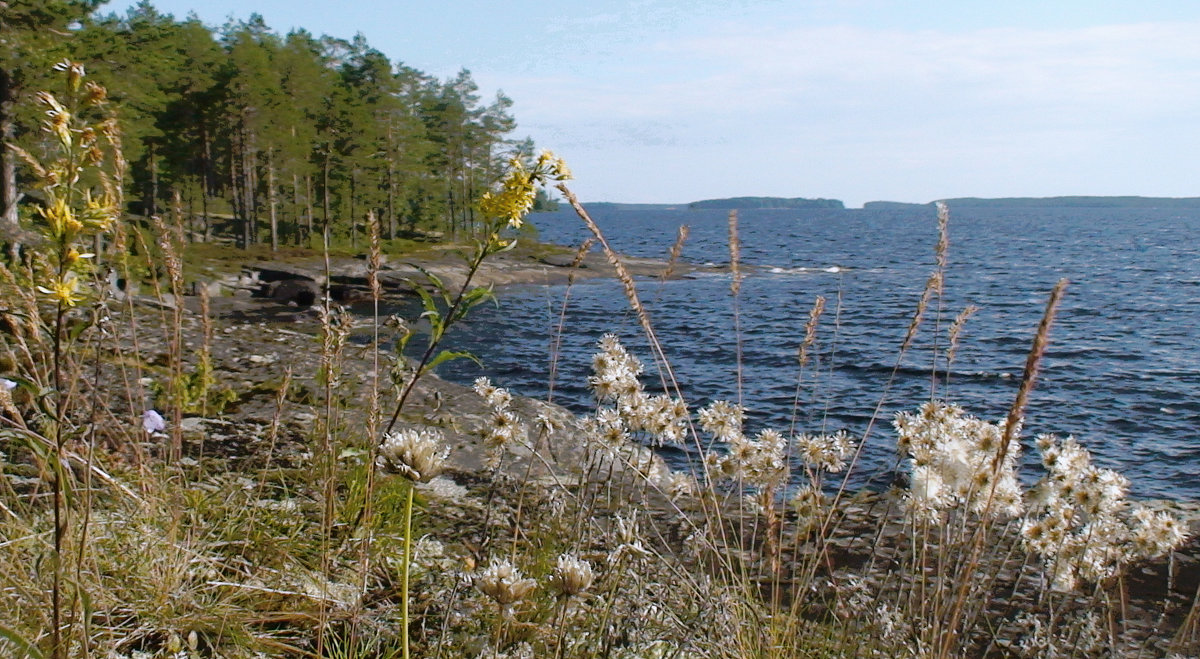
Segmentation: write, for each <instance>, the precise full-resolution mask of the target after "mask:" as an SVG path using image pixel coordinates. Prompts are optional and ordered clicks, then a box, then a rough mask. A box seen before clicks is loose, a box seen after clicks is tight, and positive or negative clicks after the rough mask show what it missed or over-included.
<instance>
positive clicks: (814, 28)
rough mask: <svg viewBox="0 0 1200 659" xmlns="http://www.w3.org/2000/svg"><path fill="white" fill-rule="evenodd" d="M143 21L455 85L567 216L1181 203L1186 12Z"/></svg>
mask: <svg viewBox="0 0 1200 659" xmlns="http://www.w3.org/2000/svg"><path fill="white" fill-rule="evenodd" d="M132 4H134V1H133V0H117V1H110V2H109V3H108V4H107V5H105V6H104V8H103V11H116V12H119V13H123V12H124V11H125V10H126V9H127V8H128V7H129V6H131V5H132ZM153 4H154V6H155V7H156V8H158V9H159V10H160V11H162V12H165V13H171V14H174V15H175V16H176V18H183V17H185V16H186V15H187V14H188V13H189V12H190V11H193V10H194V11H195V12H196V14H197V15H198V16H199V17H200V18H201V20H203V21H204V22H205V23H208V24H210V25H218V26H219V25H221V24H223V23H225V21H226V20H227V19H228V18H229V17H234V18H237V19H244V18H247V17H248V16H249V15H250V13H251V12H257V13H260V14H262V15H263V17H264V18H265V20H266V22H267V24H268V25H269V26H271V27H272V28H273V29H275V30H276V31H278V32H281V33H286V32H287V31H288V30H290V29H291V28H294V27H303V28H306V29H308V30H309V31H311V32H313V33H315V34H329V35H332V36H338V37H344V38H349V37H352V36H354V34H356V33H358V32H362V33H363V34H364V35H365V36H366V37H367V39H368V41H369V42H370V43H371V45H372V46H374V47H375V48H377V49H379V50H381V51H382V52H384V53H385V54H387V55H388V56H389V57H390V58H391V59H392V60H393V61H402V62H404V63H405V64H407V65H409V66H413V67H415V68H417V69H420V70H422V71H424V72H426V73H428V74H431V75H436V76H438V77H442V78H445V77H449V76H452V75H454V74H455V73H456V72H457V71H458V70H459V69H460V68H464V67H465V68H467V69H470V70H471V72H472V74H473V76H474V77H475V80H476V82H478V83H479V86H480V89H481V91H482V92H483V93H484V94H485V95H486V96H485V98H486V97H490V96H491V95H492V94H494V93H495V92H496V91H497V90H503V91H504V93H506V94H507V95H509V96H510V97H512V98H513V100H514V101H515V104H514V106H513V113H514V114H515V116H516V118H517V120H518V122H519V126H518V129H517V136H519V137H524V136H527V135H528V136H530V137H533V138H534V140H535V141H536V142H537V143H538V145H539V146H541V147H544V148H549V149H552V150H554V151H556V152H557V153H558V154H559V155H562V156H563V157H565V158H566V159H567V161H568V163H569V164H570V165H571V167H572V169H573V170H574V171H575V175H576V178H577V180H576V181H574V182H573V184H572V187H573V188H574V189H575V190H576V191H577V192H578V194H579V195H580V197H582V198H583V199H585V200H593V201H599V200H605V201H627V202H634V201H641V202H664V203H673V202H685V201H692V200H696V199H705V198H714V197H727V196H741V195H771V196H786V197H797V196H800V197H828V198H837V199H842V200H844V201H845V202H846V203H847V205H849V206H857V205H860V204H862V203H863V202H864V201H870V200H876V199H889V200H896V201H914V202H926V201H931V200H934V199H939V198H948V197H962V196H982V197H999V196H1051V195H1073V194H1097V195H1124V194H1133V195H1146V196H1175V197H1181V196H1200V130H1197V128H1198V127H1197V122H1198V121H1200V38H1197V35H1198V34H1200V2H1194V1H1192V0H1178V1H1172V0H1161V1H1156V2H1144V1H1143V0H1130V1H1121V2H1117V1H1113V0H1108V1H1105V0H1090V1H1085V0H1036V1H1030V0H1008V1H1005V2H995V1H976V0H943V1H940V2H934V1H932V0H927V1H922V0H911V1H907V2H900V1H884V0H840V1H835V0H791V1H784V0H779V1H772V0H759V1H750V0H724V1H716V0H679V1H677V0H670V1H668V0H591V1H588V2H579V1H574V0H561V1H560V2H555V3H545V2H540V1H539V2H533V1H529V0H510V1H508V2H464V1H454V0H447V1H444V2H428V1H425V0H421V1H415V0H414V1H388V0H379V1H377V2H371V3H367V2H336V3H330V2H315V1H311V0H236V1H235V0H204V1H203V2H201V1H200V0H157V1H155V2H153Z"/></svg>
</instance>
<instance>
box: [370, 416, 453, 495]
mask: <svg viewBox="0 0 1200 659" xmlns="http://www.w3.org/2000/svg"><path fill="white" fill-rule="evenodd" d="M442 441H443V439H442V434H441V433H440V432H438V431H437V430H432V429H428V428H422V429H420V430H416V429H404V430H400V431H397V432H393V433H389V434H388V435H387V436H386V437H384V440H383V444H382V445H380V447H379V461H380V463H381V464H382V465H383V466H386V467H389V468H391V469H394V470H396V471H398V472H400V474H402V475H403V476H404V477H405V478H408V479H409V480H412V481H415V482H418V483H428V482H429V481H431V480H433V478H434V477H436V476H437V475H438V474H440V473H442V470H443V469H445V466H446V457H447V456H448V455H449V454H450V449H449V448H442Z"/></svg>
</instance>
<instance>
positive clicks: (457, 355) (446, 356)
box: [425, 350, 483, 373]
mask: <svg viewBox="0 0 1200 659" xmlns="http://www.w3.org/2000/svg"><path fill="white" fill-rule="evenodd" d="M454 359H470V360H471V361H473V362H475V363H476V364H478V365H480V366H483V362H481V361H479V358H478V357H476V356H475V355H473V354H471V353H469V352H464V351H461V350H443V351H441V352H439V353H438V354H437V356H436V357H434V358H433V359H431V360H429V363H428V364H426V365H425V372H426V373H428V372H430V371H432V370H433V369H434V368H435V367H437V365H438V364H442V363H444V362H448V361H451V360H454Z"/></svg>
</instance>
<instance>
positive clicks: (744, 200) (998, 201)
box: [584, 195, 1200, 211]
mask: <svg viewBox="0 0 1200 659" xmlns="http://www.w3.org/2000/svg"><path fill="white" fill-rule="evenodd" d="M942 201H945V202H946V203H947V204H949V205H950V206H951V207H955V208H1046V207H1058V208H1179V209H1200V197H1139V196H1088V195H1078V196H1059V197H955V198H950V199H943V200H942ZM934 203H935V202H933V201H930V202H927V203H913V202H904V201H868V202H866V203H864V204H863V206H862V209H863V210H899V209H905V208H913V209H915V208H929V207H932V206H933V205H934ZM584 206H586V207H587V208H591V209H596V210H600V209H603V210H614V211H688V210H814V209H844V208H846V207H845V205H844V204H843V202H842V201H841V200H839V199H805V198H801V197H730V198H726V199H705V200H702V201H692V202H684V203H679V204H642V203H621V202H609V201H594V202H588V203H585V204H584ZM847 210H855V209H853V208H850V209H847Z"/></svg>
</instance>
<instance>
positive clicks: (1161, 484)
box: [443, 208, 1200, 499]
mask: <svg viewBox="0 0 1200 659" xmlns="http://www.w3.org/2000/svg"><path fill="white" fill-rule="evenodd" d="M594 217H595V219H596V220H597V222H598V223H599V224H600V225H601V227H602V228H603V229H604V231H605V232H606V234H607V236H608V238H609V239H610V241H611V243H612V244H613V246H614V247H615V248H616V249H618V250H619V251H622V252H625V253H628V254H632V255H638V256H650V257H665V255H666V253H667V251H668V250H669V248H670V245H671V243H672V242H673V241H674V236H675V231H676V227H677V226H678V225H680V224H685V223H686V224H688V225H690V226H691V229H692V234H691V238H690V240H689V241H688V243H687V244H686V246H685V248H684V253H683V255H684V256H683V258H684V260H687V261H691V262H694V263H717V264H724V263H727V262H728V258H729V257H728V246H727V236H728V228H727V213H726V212H724V211H647V212H640V211H637V212H635V211H615V210H606V209H601V210H598V211H596V212H595V213H594ZM531 219H532V221H533V222H534V223H535V225H536V226H537V227H538V228H539V230H540V235H541V239H543V240H546V241H550V242H557V243H562V244H575V243H578V242H579V241H580V240H582V238H583V237H584V236H585V233H584V231H585V230H584V229H583V227H582V225H581V223H580V222H579V220H578V219H577V218H575V217H574V215H572V214H570V213H567V212H562V211H560V212H556V213H548V214H540V215H534V216H532V218H531ZM936 224H937V223H936V217H935V215H934V213H933V211H932V210H924V209H911V210H907V209H906V210H888V211H882V210H881V211H866V210H814V211H795V210H792V211H742V212H741V222H740V225H741V239H742V243H743V249H742V260H743V262H744V263H748V264H754V265H755V266H758V267H757V269H756V270H755V271H754V272H752V273H751V274H749V275H748V276H747V277H746V279H745V281H744V284H743V287H742V292H741V297H740V308H741V336H742V346H743V348H742V349H743V360H744V368H743V383H744V384H743V397H744V401H745V404H746V406H747V407H748V408H749V419H750V421H749V423H748V425H749V427H750V429H751V430H755V429H758V428H762V427H767V426H769V427H775V428H779V429H781V430H786V429H787V428H788V427H789V426H790V424H791V420H792V417H793V409H798V414H797V430H800V431H809V432H812V431H819V430H827V431H833V430H839V429H845V430H847V431H849V432H850V433H852V434H856V435H861V434H862V433H863V431H864V430H865V429H866V427H867V424H868V422H869V420H870V418H871V415H872V412H873V410H874V409H875V407H876V405H878V404H879V403H880V397H881V395H882V393H883V391H884V385H885V383H886V382H887V381H888V378H889V376H890V374H891V372H892V369H893V367H894V366H895V364H896V359H897V355H898V351H899V346H900V343H901V341H902V340H903V337H904V334H905V331H906V329H907V327H908V323H909V320H910V319H911V317H912V315H913V312H914V310H915V308H916V304H917V301H918V299H919V297H920V295H921V290H922V288H923V287H924V284H925V281H926V279H927V277H928V275H929V273H930V272H931V271H932V270H933V268H934V254H933V252H934V245H935V243H936V241H937V228H936ZM835 266H836V269H837V271H836V272H834V271H832V270H833V269H834V267H835ZM1063 277H1065V278H1067V279H1069V280H1070V281H1071V284H1070V286H1069V288H1068V289H1067V293H1066V296H1065V298H1064V299H1063V302H1062V305H1061V308H1060V311H1059V314H1058V317H1057V320H1056V321H1055V324H1054V327H1053V330H1052V332H1051V343H1050V348H1049V351H1048V353H1047V356H1046V359H1045V361H1044V362H1043V364H1042V370H1041V374H1040V378H1039V380H1038V383H1037V388H1036V389H1035V391H1034V394H1033V397H1032V401H1031V403H1030V406H1029V410H1028V414H1027V417H1026V425H1025V431H1024V435H1023V437H1024V438H1025V440H1026V441H1025V443H1026V446H1027V447H1028V448H1029V450H1028V451H1027V460H1026V461H1027V462H1028V463H1030V464H1033V463H1034V462H1035V461H1036V454H1035V452H1034V451H1033V450H1032V438H1033V436H1034V435H1036V434H1040V433H1056V434H1060V435H1067V434H1071V435H1074V436H1075V437H1076V438H1077V439H1079V441H1080V442H1081V443H1083V444H1084V445H1085V446H1087V447H1088V448H1089V449H1090V450H1091V451H1092V452H1093V455H1094V456H1095V459H1096V462H1097V463H1099V464H1101V465H1102V466H1106V467H1113V468H1116V469H1119V470H1121V471H1122V472H1123V473H1124V474H1125V475H1126V476H1128V477H1129V478H1130V479H1131V480H1132V481H1133V485H1132V491H1133V494H1135V495H1137V496H1141V497H1174V498H1187V499H1193V498H1196V496H1197V494H1198V493H1200V441H1198V440H1197V431H1198V429H1200V352H1198V350H1197V347H1198V346H1200V213H1197V212H1193V211H1183V212H1181V211H1178V210H1170V211H1167V210H1164V211H1155V210H1144V209H1141V210H1127V209H1115V210H1114V209H1076V208H1032V209H1020V210H1004V211H1001V210H975V209H971V210H965V209H964V210H963V211H961V212H959V211H957V210H955V209H954V208H951V222H950V252H949V265H948V269H947V273H946V297H945V300H944V303H943V306H942V308H941V314H940V316H941V328H942V335H941V338H939V339H937V340H938V341H940V345H942V346H943V347H944V344H945V337H944V332H945V329H946V327H947V326H948V325H949V324H950V322H951V321H952V320H953V319H954V317H955V316H956V315H957V314H958V313H959V311H961V310H962V308H963V307H965V306H966V305H967V304H975V305H978V306H979V307H980V308H981V309H980V311H979V312H978V313H976V314H975V316H974V317H972V318H971V319H970V320H969V321H968V323H967V325H966V327H965V329H964V332H963V335H962V339H961V343H960V347H959V350H958V354H957V357H956V359H955V362H954V364H953V368H952V372H951V374H950V378H949V383H948V384H947V383H946V382H944V381H940V382H939V383H938V386H937V395H938V397H940V398H945V399H948V400H951V401H953V402H956V403H958V404H960V405H962V406H963V407H965V408H966V409H967V410H968V411H969V412H970V413H972V414H975V415H976V416H980V417H982V418H985V419H989V420H1000V419H1002V418H1003V417H1004V415H1005V413H1006V411H1007V409H1008V407H1009V405H1010V403H1011V401H1012V399H1013V397H1014V395H1015V392H1016V389H1017V386H1018V383H1019V381H1020V376H1021V371H1022V368H1023V366H1024V362H1025V356H1026V354H1027V352H1028V350H1029V347H1030V344H1031V342H1032V338H1033V335H1034V332H1035V330H1036V328H1037V325H1038V322H1039V320H1040V318H1041V315H1042V312H1043V310H1044V308H1045V303H1046V298H1047V295H1048V293H1049V291H1050V289H1051V288H1052V287H1053V286H1054V283H1055V282H1056V281H1057V280H1058V279H1059V278H1063ZM565 292H566V287H565V286H520V287H512V288H508V289H505V290H502V291H501V292H500V295H499V297H500V304H499V306H498V307H491V306H485V307H481V308H479V309H477V310H476V312H475V313H474V314H473V315H472V316H471V317H470V318H469V319H468V321H466V323H465V324H464V325H463V326H461V327H460V329H459V330H458V331H457V332H455V333H454V334H453V337H452V340H453V341H454V343H455V345H456V346H459V347H463V348H467V349H469V350H472V351H473V352H475V353H476V354H477V355H479V356H480V357H481V358H482V360H483V362H484V366H483V368H482V369H481V368H479V367H476V366H475V365H473V364H469V363H467V362H459V363H457V364H454V365H451V367H450V368H446V369H444V371H443V372H444V374H445V375H446V376H447V377H450V378H451V379H454V380H458V381H462V382H469V381H470V380H471V379H473V378H474V377H476V376H478V375H488V376H490V377H492V378H493V379H494V380H495V381H496V382H497V383H498V384H501V385H504V386H509V387H511V388H512V389H513V390H514V391H515V392H518V393H521V394H525V395H529V396H538V397H544V396H545V395H546V389H547V387H546V384H547V381H548V369H549V346H550V343H551V337H552V335H553V333H554V328H555V327H556V326H557V322H558V312H559V308H560V306H561V304H562V301H563V298H564V294H565ZM640 292H641V296H642V299H643V301H644V302H645V303H646V305H647V307H648V308H649V310H650V314H651V317H652V321H653V323H654V326H655V328H656V330H657V332H658V335H659V338H660V340H661V341H662V343H663V345H664V348H665V350H666V353H667V355H668V356H669V357H670V358H671V360H672V365H673V367H674V368H675V371H676V373H677V374H678V377H679V381H680V384H681V386H682V388H683V390H684V392H685V395H686V396H687V397H688V398H689V401H690V402H691V403H692V404H693V405H695V406H700V405H703V404H706V403H707V402H708V401H710V400H712V399H715V398H725V399H731V400H736V397H737V395H738V394H737V386H736V382H737V377H736V373H737V367H736V355H737V342H736V333H735V331H734V317H733V304H732V300H731V297H730V292H729V277H728V276H714V275H708V276H701V277H698V278H695V279H686V280H678V281H670V282H666V283H661V282H659V281H657V280H647V281H643V282H641V283H640ZM817 295H823V296H825V298H826V300H827V307H826V312H825V315H824V317H823V318H822V319H821V324H820V328H819V331H818V343H817V346H816V347H815V349H814V351H815V353H816V355H815V361H814V362H813V364H812V365H810V366H809V368H808V369H807V370H806V372H805V373H804V376H803V381H802V384H801V388H800V397H799V405H798V407H797V406H796V405H795V401H796V398H795V396H796V388H797V373H798V369H797V362H796V352H797V347H798V345H799V343H800V341H801V339H802V338H803V334H804V323H805V320H806V318H807V315H808V310H809V308H810V307H811V305H812V303H813V300H814V298H815V297H816V296H817ZM937 319H938V313H937V309H936V308H934V309H931V310H930V312H929V313H928V314H927V316H926V320H925V323H924V325H923V326H922V329H921V331H920V333H919V334H918V336H917V339H916V344H915V346H914V349H913V350H912V351H911V352H910V353H909V354H908V355H907V356H906V357H905V359H904V362H903V365H902V367H901V369H900V371H899V373H898V375H897V377H896V380H895V382H894V384H893V385H892V387H891V389H890V390H889V391H888V394H887V398H886V400H884V401H883V412H882V414H881V417H880V421H879V422H878V423H877V424H876V426H875V429H874V430H873V432H872V434H871V436H870V439H869V443H868V445H867V450H866V453H865V457H866V462H865V465H864V467H865V468H864V469H863V471H862V472H861V476H859V477H858V478H859V479H860V481H861V482H865V480H866V479H867V478H869V477H871V476H872V475H873V474H877V473H881V472H884V471H886V469H887V468H889V467H891V466H892V465H894V463H895V454H894V448H893V436H892V433H891V417H892V415H893V414H894V413H895V412H896V411H899V410H912V409H915V408H916V407H918V406H919V405H920V404H921V403H922V402H923V401H925V400H928V399H929V397H930V390H931V374H930V371H931V364H932V354H933V352H932V349H931V348H932V345H933V342H934V341H935V332H934V327H935V324H936V323H937ZM565 327H566V332H565V336H564V337H563V343H562V355H561V359H560V364H559V373H560V375H559V377H558V382H557V383H556V387H555V400H556V401H557V402H560V403H563V404H566V405H568V406H569V407H572V408H573V409H575V410H576V411H578V412H586V411H588V410H590V409H592V404H591V401H590V398H589V396H588V392H587V391H586V389H585V387H584V386H583V385H584V384H585V382H586V376H587V375H588V369H589V362H590V357H591V354H592V353H593V352H594V347H595V342H596V339H597V338H598V337H599V336H601V335H602V334H603V333H605V332H615V333H617V334H618V335H619V336H620V337H621V338H622V340H623V341H624V342H625V343H626V345H627V346H628V347H629V348H630V349H631V350H632V351H634V352H635V354H638V355H639V356H640V357H641V358H642V359H643V361H645V362H646V363H647V371H648V372H650V373H652V372H653V366H652V359H651V353H650V352H649V350H648V348H647V347H646V343H645V341H644V340H643V338H642V336H641V331H640V329H639V327H638V323H637V320H636V318H634V317H633V316H632V314H631V313H630V312H629V311H628V309H627V306H626V303H625V298H624V296H623V294H622V292H621V288H620V286H619V284H617V283H615V282H612V281H590V282H584V283H577V284H576V285H575V286H574V287H573V289H572V290H571V294H570V300H569V305H568V308H567V316H566V323H565ZM941 371H944V362H940V363H939V372H941ZM667 458H668V459H669V460H675V461H682V460H686V459H687V456H686V452H685V451H682V450H676V451H669V452H668V453H667ZM861 482H860V484H861Z"/></svg>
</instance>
